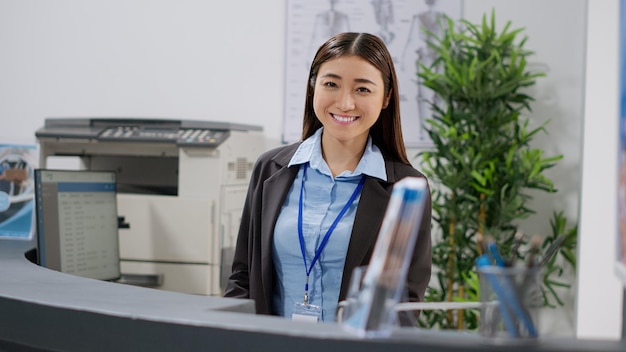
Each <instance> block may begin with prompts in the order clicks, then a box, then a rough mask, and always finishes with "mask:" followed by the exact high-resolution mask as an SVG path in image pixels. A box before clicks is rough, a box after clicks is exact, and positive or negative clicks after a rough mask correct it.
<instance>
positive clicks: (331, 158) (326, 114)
mask: <svg viewBox="0 0 626 352" xmlns="http://www.w3.org/2000/svg"><path fill="white" fill-rule="evenodd" d="M388 104H389V95H388V94H387V95H385V90H384V83H383V78H382V76H381V73H380V71H379V70H378V69H377V68H376V67H374V66H373V65H372V64H370V63H369V62H368V61H367V60H365V59H362V58H360V57H359V56H356V55H350V56H343V57H339V58H337V59H333V60H330V61H327V62H325V63H324V64H322V65H321V67H320V72H319V74H318V79H317V81H316V88H315V94H314V96H313V109H314V111H315V115H316V116H317V117H318V119H319V121H320V123H321V124H322V125H323V126H324V127H325V128H324V133H323V135H322V146H323V148H322V152H323V153H324V159H325V160H326V163H328V165H329V167H330V169H331V171H332V172H333V175H337V174H338V173H340V172H342V171H343V170H354V168H355V167H356V166H357V164H358V162H359V160H360V158H361V155H362V152H363V148H364V146H365V143H366V142H367V137H368V136H369V130H370V128H371V127H372V126H373V125H374V124H375V123H376V121H377V120H378V116H379V115H380V111H381V110H382V109H383V108H386V107H387V105H388ZM331 152H334V153H331Z"/></svg>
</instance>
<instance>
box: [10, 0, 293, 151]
mask: <svg viewBox="0 0 626 352" xmlns="http://www.w3.org/2000/svg"><path fill="white" fill-rule="evenodd" d="M284 14H285V2H284V0H270V1H255V0H247V1H205V0H176V1H174V0H106V1H105V0H99V1H97V0H86V1H82V0H54V1H48V0H0V48H1V49H0V50H1V52H2V54H1V55H0V119H1V120H2V121H3V126H5V127H4V128H0V141H15V142H22V143H34V142H35V136H34V131H35V130H36V129H37V128H39V127H41V126H42V125H43V121H44V118H45V117H51V116H54V117H60V116H72V117H74V116H103V117H119V116H122V117H124V116H127V117H164V118H166V117H169V118H175V119H205V120H213V121H230V122H237V123H253V124H260V125H263V126H264V127H265V131H266V133H267V136H268V137H269V138H273V139H276V140H279V139H280V133H281V125H282V111H283V103H282V97H283V81H284V75H283V66H284V65H283V62H284V27H285V20H284Z"/></svg>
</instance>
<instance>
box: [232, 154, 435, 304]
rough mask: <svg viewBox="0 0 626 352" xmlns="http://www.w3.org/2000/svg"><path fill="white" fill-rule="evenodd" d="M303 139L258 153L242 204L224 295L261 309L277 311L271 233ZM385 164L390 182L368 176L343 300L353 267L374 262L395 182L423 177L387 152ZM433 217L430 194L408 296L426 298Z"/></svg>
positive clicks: (350, 247) (347, 264)
mask: <svg viewBox="0 0 626 352" xmlns="http://www.w3.org/2000/svg"><path fill="white" fill-rule="evenodd" d="M299 145H300V143H295V144H292V145H288V146H282V147H278V148H275V149H273V150H270V151H268V152H265V153H264V154H262V155H261V156H260V157H259V159H258V160H257V162H256V163H255V166H254V170H253V172H252V177H251V180H250V185H249V188H248V194H247V196H246V201H245V204H244V208H243V213H242V217H241V225H240V228H239V234H238V237H237V244H236V248H235V255H234V260H233V265H232V273H231V275H230V278H229V280H228V283H227V285H226V290H225V293H224V296H225V297H238V298H251V299H253V300H254V301H255V303H256V312H257V314H273V312H272V289H273V287H274V265H273V261H272V237H273V234H274V226H275V224H276V219H277V218H278V215H279V212H280V208H281V206H282V204H283V202H284V200H285V197H286V196H287V192H288V191H289V188H290V187H291V185H292V183H293V181H294V180H295V178H296V175H297V173H298V170H299V165H297V166H293V167H287V164H288V163H289V161H290V160H291V157H292V156H293V154H294V153H295V151H296V149H297V148H298V146H299ZM385 168H386V169H387V178H388V181H387V182H385V181H381V180H380V179H377V178H373V177H366V180H365V183H364V184H363V189H362V191H361V199H360V201H359V204H358V208H357V211H356V216H355V219H354V226H353V229H352V234H351V237H350V244H349V245H348V252H347V255H346V262H345V266H344V274H343V278H342V281H341V288H340V292H339V300H340V301H341V300H344V299H345V298H346V294H347V293H348V292H347V290H348V285H349V283H350V277H351V276H352V271H353V269H354V268H355V267H358V266H363V265H367V264H368V263H369V260H370V257H371V255H372V252H373V250H374V244H375V243H376V239H377V236H378V231H379V229H380V226H381V224H382V221H383V217H384V215H385V211H386V208H387V203H388V201H389V197H390V195H391V190H392V187H393V184H394V183H395V182H397V181H399V180H401V179H402V178H404V177H406V176H414V177H424V175H422V174H421V173H420V172H419V171H417V170H415V169H414V168H413V167H411V166H410V165H406V164H403V163H400V162H396V161H391V160H389V158H387V157H385ZM428 193H429V194H430V192H428ZM430 221H431V200H430V195H429V198H428V201H427V204H426V206H425V207H424V216H423V217H422V224H421V228H420V231H419V236H418V238H417V241H416V245H415V250H414V253H413V259H412V262H411V265H410V268H409V272H408V277H407V287H408V299H409V301H421V300H422V299H423V298H424V292H425V291H426V287H427V286H428V282H429V280H430V272H431V266H432V262H431V259H432V257H431V239H430Z"/></svg>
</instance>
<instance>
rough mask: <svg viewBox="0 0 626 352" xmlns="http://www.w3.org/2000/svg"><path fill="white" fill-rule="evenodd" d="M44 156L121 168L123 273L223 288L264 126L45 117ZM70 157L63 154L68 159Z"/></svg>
mask: <svg viewBox="0 0 626 352" xmlns="http://www.w3.org/2000/svg"><path fill="white" fill-rule="evenodd" d="M35 135H36V138H37V141H38V143H39V147H40V165H41V167H42V168H46V167H48V168H51V167H52V164H53V163H58V162H59V159H61V161H63V159H65V158H72V159H77V162H76V160H74V162H75V164H77V166H76V168H79V169H87V170H115V171H117V175H118V178H117V180H118V195H117V197H118V213H119V215H120V220H121V226H120V231H119V238H120V257H121V270H122V272H123V273H133V275H137V274H139V275H145V276H146V277H155V276H158V277H159V278H161V277H162V282H161V281H159V284H160V286H159V288H161V289H165V290H172V291H179V292H187V293H196V294H207V295H221V294H222V291H223V286H224V283H225V277H226V275H228V274H229V272H230V265H231V261H232V248H233V247H234V245H235V241H236V236H237V231H238V229H239V222H240V217H241V210H242V207H243V203H244V199H245V195H246V192H247V186H248V182H249V179H250V173H251V170H252V167H253V164H254V162H255V160H256V158H257V157H258V155H259V154H260V153H261V152H262V151H263V150H264V149H265V145H264V138H263V135H262V128H261V127H259V126H253V125H242V124H232V123H224V122H210V121H189V120H165V119H137V118H47V119H46V120H45V125H44V126H43V127H42V128H40V129H39V130H37V131H36V133H35ZM61 164H63V163H61Z"/></svg>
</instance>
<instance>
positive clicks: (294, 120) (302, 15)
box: [283, 0, 463, 147]
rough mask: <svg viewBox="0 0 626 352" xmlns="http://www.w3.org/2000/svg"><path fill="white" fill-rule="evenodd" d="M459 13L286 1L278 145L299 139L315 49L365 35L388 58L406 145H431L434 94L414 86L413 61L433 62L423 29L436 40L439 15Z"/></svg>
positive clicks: (405, 0)
mask: <svg viewBox="0 0 626 352" xmlns="http://www.w3.org/2000/svg"><path fill="white" fill-rule="evenodd" d="M462 13H463V1H462V0H445V1H444V0H423V1H417V0H325V1H322V0H315V1H312V0H287V16H286V17H287V25H286V26H287V30H286V33H287V36H286V72H285V79H286V81H285V110H284V123H283V142H284V143H292V142H296V141H299V140H300V137H301V134H302V116H303V113H304V102H305V94H306V84H307V75H308V73H309V69H310V67H311V60H312V59H313V57H314V56H315V53H316V51H317V49H318V48H319V46H320V45H321V44H323V43H324V42H325V41H326V40H327V39H328V38H330V37H332V36H333V35H335V34H337V33H340V32H367V33H371V34H375V35H377V36H379V37H380V38H381V39H382V40H383V41H384V42H385V44H386V45H387V48H388V49H389V52H390V53H391V55H392V57H393V60H394V65H395V67H396V73H397V75H398V85H399V90H400V92H399V93H400V94H399V97H400V113H401V116H402V132H403V135H404V141H405V143H406V145H407V146H408V147H428V146H431V145H432V141H431V140H430V137H429V136H428V134H427V133H426V131H425V130H424V128H423V124H424V122H425V120H426V119H427V118H429V117H430V107H429V105H428V102H429V101H432V98H433V93H432V92H431V91H430V90H428V89H427V88H425V87H422V86H421V85H420V84H418V83H419V82H418V76H417V74H418V66H417V64H416V62H417V61H418V60H419V61H421V62H422V63H423V64H425V65H427V66H429V65H430V64H431V63H432V62H433V60H434V53H433V52H432V50H431V49H430V48H428V46H427V45H426V41H425V36H426V34H425V33H426V32H425V31H424V29H425V28H426V29H428V30H429V31H430V32H432V33H435V34H436V35H438V34H439V33H440V32H441V28H440V23H441V22H440V19H441V18H442V17H443V16H444V15H447V16H449V17H451V18H453V19H459V18H461V17H462Z"/></svg>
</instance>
